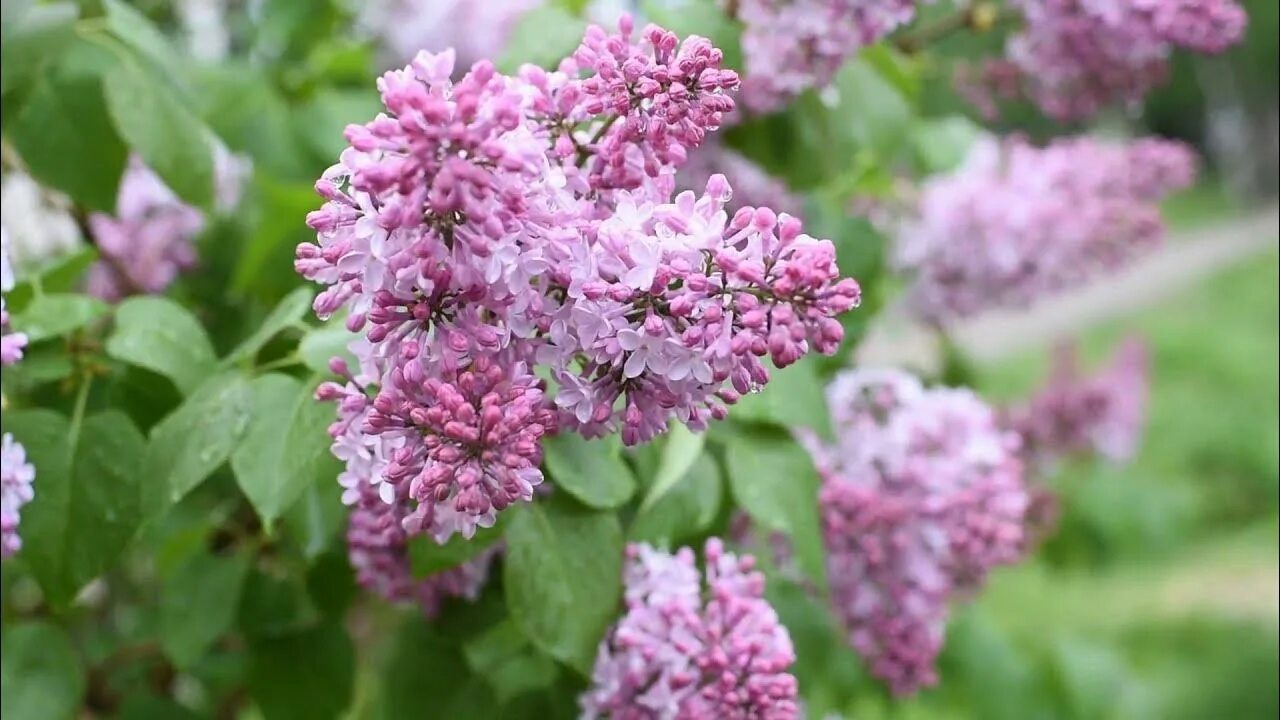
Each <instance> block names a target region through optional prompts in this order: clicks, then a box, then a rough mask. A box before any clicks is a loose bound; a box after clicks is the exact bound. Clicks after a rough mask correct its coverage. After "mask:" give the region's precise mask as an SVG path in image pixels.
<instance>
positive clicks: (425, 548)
mask: <svg viewBox="0 0 1280 720" xmlns="http://www.w3.org/2000/svg"><path fill="white" fill-rule="evenodd" d="M506 517H507V516H506V514H505V513H503V514H499V515H498V521H497V522H496V523H494V526H493V527H490V528H480V529H478V530H476V534H475V536H474V537H472V538H470V539H467V538H464V537H462V536H461V535H454V536H453V537H451V538H449V541H448V542H446V543H445V544H443V545H441V544H440V543H437V542H436V541H435V540H432V539H431V537H430V536H427V535H419V536H417V537H414V538H411V539H410V540H409V567H410V568H412V570H413V576H414V577H415V578H424V577H427V576H428V575H434V574H436V573H438V572H440V571H442V570H448V569H449V568H453V567H457V566H459V565H461V564H462V563H464V562H466V561H468V560H470V559H471V558H473V557H475V556H477V555H479V554H480V553H481V552H483V551H485V550H487V549H488V548H489V547H490V546H492V545H493V544H494V543H495V542H497V541H499V540H501V539H502V531H503V530H504V529H505V527H506Z"/></svg>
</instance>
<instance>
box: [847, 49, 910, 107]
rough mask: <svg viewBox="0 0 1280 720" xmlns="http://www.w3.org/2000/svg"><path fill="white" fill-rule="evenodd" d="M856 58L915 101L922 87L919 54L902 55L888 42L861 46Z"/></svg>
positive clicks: (903, 94)
mask: <svg viewBox="0 0 1280 720" xmlns="http://www.w3.org/2000/svg"><path fill="white" fill-rule="evenodd" d="M858 59H859V60H860V61H862V62H865V63H866V64H867V65H869V66H870V67H872V68H874V69H875V71H876V72H878V73H880V76H881V77H883V78H884V79H885V81H886V82H888V83H889V84H890V85H892V86H893V88H894V89H895V90H897V91H898V92H899V93H900V94H901V95H902V96H903V97H904V98H906V99H907V100H909V101H911V102H913V103H914V102H916V101H917V100H918V99H919V97H920V90H921V88H922V85H923V84H922V82H921V71H922V66H923V62H922V60H921V58H920V57H919V56H914V55H904V54H902V53H901V52H899V51H898V50H897V49H896V48H894V47H893V46H892V45H891V44H890V43H876V44H875V45H869V46H867V47H865V48H862V50H861V51H859V53H858Z"/></svg>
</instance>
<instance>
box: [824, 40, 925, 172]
mask: <svg viewBox="0 0 1280 720" xmlns="http://www.w3.org/2000/svg"><path fill="white" fill-rule="evenodd" d="M835 87H836V89H837V91H838V94H839V103H838V108H836V109H835V110H834V111H833V112H837V113H839V114H840V116H842V117H843V118H844V120H845V121H846V122H848V123H849V130H850V132H851V133H852V136H853V138H854V139H855V140H857V142H858V144H859V146H860V147H862V148H866V149H869V150H871V151H872V152H874V153H875V157H876V158H878V159H879V160H881V161H882V162H885V161H888V160H890V159H892V158H893V157H895V156H896V155H897V152H898V150H899V149H901V148H902V146H903V144H904V143H905V142H906V140H907V137H908V133H909V132H910V130H911V123H912V120H913V116H912V112H911V106H910V104H908V103H907V100H906V99H905V98H904V97H903V96H902V93H900V92H899V91H898V89H897V88H895V87H894V86H893V85H891V84H890V83H889V82H888V81H886V80H885V78H884V76H883V75H881V74H880V73H879V72H877V70H876V69H875V68H874V67H872V66H871V65H870V64H869V63H867V62H866V61H864V60H854V61H853V62H850V63H847V64H845V66H844V69H842V70H841V71H840V73H839V74H838V75H836V80H835Z"/></svg>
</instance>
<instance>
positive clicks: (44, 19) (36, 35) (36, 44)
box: [0, 2, 80, 94]
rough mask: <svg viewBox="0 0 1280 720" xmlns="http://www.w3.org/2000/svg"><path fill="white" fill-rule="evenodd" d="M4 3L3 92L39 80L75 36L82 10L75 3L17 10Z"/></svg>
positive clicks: (0, 55) (0, 56) (0, 46)
mask: <svg viewBox="0 0 1280 720" xmlns="http://www.w3.org/2000/svg"><path fill="white" fill-rule="evenodd" d="M16 5H18V4H17V3H12V4H11V3H5V4H4V10H5V15H4V42H3V44H0V93H2V94H8V92H9V91H10V90H13V89H14V88H17V87H19V86H21V85H23V84H25V83H26V82H27V81H28V80H29V79H30V78H32V77H36V76H37V75H38V73H39V71H40V70H41V69H42V68H41V66H42V65H44V64H45V63H47V62H49V61H50V60H51V59H53V58H57V57H58V55H59V53H60V52H61V50H62V48H63V47H65V46H66V45H67V43H69V42H71V40H72V39H73V38H74V37H75V22H76V16H77V15H79V12H80V11H79V8H77V7H76V4H75V3H73V2H57V3H49V4H47V5H35V6H27V7H14V6H16Z"/></svg>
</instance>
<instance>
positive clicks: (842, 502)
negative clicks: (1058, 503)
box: [806, 370, 1029, 694]
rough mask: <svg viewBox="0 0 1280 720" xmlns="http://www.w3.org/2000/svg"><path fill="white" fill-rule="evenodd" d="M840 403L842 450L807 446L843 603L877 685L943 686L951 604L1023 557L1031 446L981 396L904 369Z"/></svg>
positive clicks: (845, 383)
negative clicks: (930, 383) (1024, 447)
mask: <svg viewBox="0 0 1280 720" xmlns="http://www.w3.org/2000/svg"><path fill="white" fill-rule="evenodd" d="M827 396H828V402H829V405H830V408H831V415H832V422H833V426H834V428H835V432H836V436H837V440H836V443H835V445H833V446H827V445H824V444H822V443H821V442H819V441H816V440H814V439H813V438H809V439H808V441H807V442H806V444H807V445H808V446H809V448H810V451H811V453H812V454H813V456H814V460H815V463H816V465H817V466H818V469H819V472H820V473H821V475H822V478H823V485H822V491H821V508H822V530H823V538H824V543H825V548H826V552H827V575H828V577H829V578H830V582H831V598H832V602H833V604H834V607H835V611H836V614H837V616H838V617H839V618H840V619H841V621H842V622H843V624H844V626H845V628H846V630H847V631H848V635H849V641H850V643H851V644H852V645H853V647H854V649H855V650H857V651H858V652H859V653H860V654H861V655H862V656H863V657H864V658H866V660H867V662H868V665H869V667H870V671H871V673H872V674H874V675H875V676H876V677H879V678H881V679H882V680H884V681H885V682H886V683H888V685H889V687H890V688H891V689H892V690H893V691H894V692H895V693H897V694H909V693H911V692H913V691H915V690H916V689H917V688H919V687H921V686H925V685H930V684H933V683H934V682H936V679H937V672H936V669H935V667H934V665H935V661H936V658H937V655H938V652H939V650H940V649H941V646H942V640H943V634H944V628H945V624H946V621H947V616H948V611H949V605H950V603H951V601H952V599H953V598H954V597H956V596H957V595H963V594H966V593H970V592H973V591H974V590H976V589H977V588H979V587H980V586H981V585H982V584H983V582H984V580H985V578H986V575H987V573H988V571H989V570H990V569H991V568H993V567H995V566H998V565H1002V564H1007V563H1011V562H1014V561H1016V560H1017V559H1018V558H1019V557H1020V556H1021V553H1022V549H1023V547H1024V542H1025V539H1024V521H1025V513H1026V511H1027V508H1028V504H1029V497H1028V493H1027V489H1026V487H1025V485H1024V482H1023V467H1022V464H1021V461H1020V460H1019V457H1018V436H1017V435H1016V434H1015V433H1012V432H1009V431H1007V430H1004V429H1002V428H1001V427H1000V426H999V424H998V422H997V421H998V418H997V415H996V413H995V412H994V411H993V410H992V409H991V408H990V407H988V406H987V405H986V404H985V403H983V402H982V400H980V399H979V398H978V397H977V396H976V395H974V394H973V393H972V392H970V391H968V390H964V389H950V388H931V389H926V388H924V387H923V386H922V385H921V384H920V382H919V380H917V379H916V378H915V377H913V376H911V375H908V374H906V373H903V372H899V371H896V370H883V371H877V370H857V371H848V372H846V373H844V374H842V375H840V376H839V377H838V378H837V379H836V380H835V382H834V383H833V384H832V385H831V386H830V387H829V388H828V391H827Z"/></svg>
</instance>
